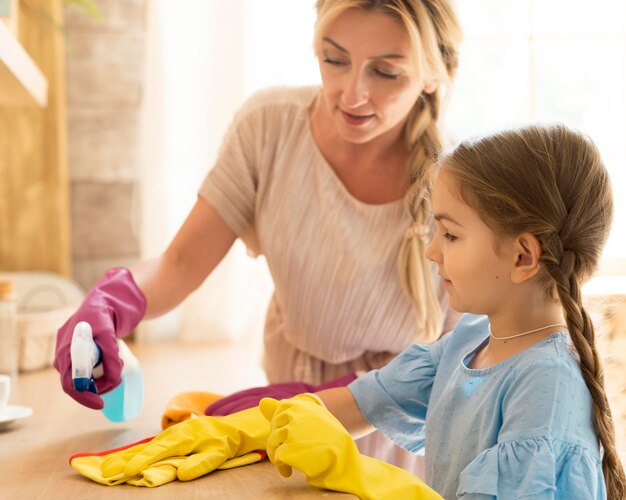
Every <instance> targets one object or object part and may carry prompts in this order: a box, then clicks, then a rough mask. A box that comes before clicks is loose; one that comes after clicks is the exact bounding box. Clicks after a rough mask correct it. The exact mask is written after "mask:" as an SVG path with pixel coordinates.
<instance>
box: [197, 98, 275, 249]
mask: <svg viewBox="0 0 626 500" xmlns="http://www.w3.org/2000/svg"><path fill="white" fill-rule="evenodd" d="M267 100H268V97H267V92H262V93H257V94H255V95H253V96H252V97H250V98H249V99H248V101H246V103H245V104H244V105H243V106H242V107H241V109H240V110H239V111H238V112H237V114H236V115H235V118H234V119H233V121H232V123H231V124H230V126H229V128H228V131H227V132H226V135H225V136H224V139H223V141H222V145H221V147H220V150H219V153H218V156H217V160H216V161H215V165H214V167H213V168H212V169H211V170H210V171H209V173H208V174H207V176H206V177H205V179H204V181H203V183H202V185H201V187H200V190H199V193H198V194H199V195H200V196H201V197H202V198H203V199H204V200H206V201H207V202H208V203H209V204H211V205H212V206H213V207H214V208H215V209H216V210H217V211H218V213H219V214H220V215H221V216H222V218H223V219H224V221H225V222H226V223H227V224H228V225H229V226H230V228H231V229H232V230H233V231H235V233H236V234H237V235H238V236H239V237H241V238H242V239H243V240H244V242H245V243H246V244H247V245H248V247H249V248H250V247H251V246H252V247H254V246H255V244H254V236H253V233H254V229H253V228H254V218H255V205H256V195H257V188H258V183H259V167H260V163H261V153H262V151H263V142H264V135H265V129H266V127H265V124H264V108H265V104H266V103H267ZM253 250H254V249H253Z"/></svg>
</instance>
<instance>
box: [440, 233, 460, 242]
mask: <svg viewBox="0 0 626 500" xmlns="http://www.w3.org/2000/svg"><path fill="white" fill-rule="evenodd" d="M443 237H444V238H445V239H446V240H448V241H455V240H456V239H457V237H456V236H454V235H453V234H451V233H449V232H447V231H446V232H445V233H444V234H443Z"/></svg>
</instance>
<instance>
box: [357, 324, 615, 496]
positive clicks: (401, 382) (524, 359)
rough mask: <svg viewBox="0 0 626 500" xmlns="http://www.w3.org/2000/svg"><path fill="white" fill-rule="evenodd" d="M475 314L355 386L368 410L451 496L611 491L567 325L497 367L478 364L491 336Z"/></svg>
mask: <svg viewBox="0 0 626 500" xmlns="http://www.w3.org/2000/svg"><path fill="white" fill-rule="evenodd" d="M488 325H489V323H488V320H487V318H486V317H485V316H474V315H469V314H466V315H464V316H463V317H462V318H461V320H460V321H459V322H458V324H457V326H456V328H455V329H454V331H453V332H451V333H449V334H447V335H444V336H443V337H442V338H441V339H440V340H438V341H437V342H435V343H434V344H432V345H417V344H415V345H412V346H410V347H408V348H406V349H405V350H404V351H403V352H402V353H401V354H400V355H398V356H397V357H396V358H395V359H394V360H392V361H391V362H390V363H389V364H387V365H386V366H385V367H384V368H381V369H379V370H373V371H371V372H369V373H367V374H366V375H364V376H362V377H359V378H358V379H357V380H355V381H354V382H352V383H351V384H350V385H349V386H348V387H349V389H350V391H351V392H352V394H353V395H354V397H355V399H356V402H357V404H358V405H359V408H360V409H361V412H362V413H363V416H364V417H365V418H366V419H367V420H368V421H369V422H370V423H371V424H372V425H373V426H374V427H376V428H377V429H379V430H380V431H382V432H383V434H385V435H386V436H387V437H388V438H390V439H391V440H393V441H395V442H396V443H398V444H399V445H400V446H402V447H403V448H406V449H407V450H409V451H411V452H418V451H420V450H421V449H422V448H423V447H424V445H425V450H426V482H427V483H428V484H429V485H430V486H432V487H433V488H434V489H435V490H436V491H438V492H439V493H440V494H441V495H442V496H443V497H445V498H446V499H454V498H463V499H480V500H483V499H492V498H499V499H505V500H510V499H515V498H523V499H525V500H529V499H533V500H536V499H548V498H549V499H562V500H566V499H567V500H573V499H585V500H590V499H604V498H606V489H605V484H604V477H603V475H602V465H601V457H600V448H599V444H598V439H597V437H596V434H595V432H594V429H593V424H592V416H591V395H590V393H589V390H588V389H587V386H586V385H585V382H584V380H583V377H582V375H581V372H580V366H579V364H578V360H577V357H576V354H575V352H574V351H573V347H572V346H571V341H570V339H569V335H568V334H567V333H556V334H554V335H551V336H549V337H548V338H546V339H544V340H542V341H541V342H538V343H537V344H535V345H533V346H532V347H530V348H529V349H527V350H525V351H524V352H522V353H519V354H517V355H515V356H513V357H511V358H509V359H507V360H505V361H503V362H501V363H498V364H497V365H495V366H492V367H489V368H485V369H481V370H473V369H471V368H468V364H469V362H470V360H471V359H472V357H473V356H474V355H475V353H476V351H477V350H478V349H479V348H480V347H481V346H482V345H484V344H485V343H486V342H487V341H488V338H489V332H488Z"/></svg>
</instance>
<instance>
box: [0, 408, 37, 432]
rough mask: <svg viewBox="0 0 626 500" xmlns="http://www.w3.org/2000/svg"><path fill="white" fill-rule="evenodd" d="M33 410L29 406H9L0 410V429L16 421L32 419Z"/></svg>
mask: <svg viewBox="0 0 626 500" xmlns="http://www.w3.org/2000/svg"><path fill="white" fill-rule="evenodd" d="M32 414H33V409H32V408H29V407H28V406H16V405H7V406H5V407H4V408H3V409H2V410H0V428H3V427H6V426H8V425H10V424H12V423H13V422H15V421H16V420H20V419H22V418H26V417H30V416H31V415H32Z"/></svg>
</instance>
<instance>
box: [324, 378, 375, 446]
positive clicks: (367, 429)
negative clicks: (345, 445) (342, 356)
mask: <svg viewBox="0 0 626 500" xmlns="http://www.w3.org/2000/svg"><path fill="white" fill-rule="evenodd" d="M315 395H316V396H318V397H319V398H320V399H321V400H322V401H323V402H324V405H326V408H327V409H328V411H330V412H331V413H332V414H333V415H334V416H335V418H336V419H337V420H339V421H340V422H341V424H342V425H343V426H344V427H345V428H346V429H347V431H348V432H349V433H350V434H351V435H352V437H353V438H355V439H357V438H360V437H363V436H366V435H367V434H370V433H371V432H373V431H374V427H372V426H371V425H370V424H369V422H368V421H367V420H365V418H364V417H363V415H362V414H361V410H360V409H359V406H358V405H357V404H356V400H355V399H354V396H353V395H352V393H351V392H350V390H349V389H348V388H347V387H335V388H333V389H326V390H324V391H320V392H316V393H315Z"/></svg>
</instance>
